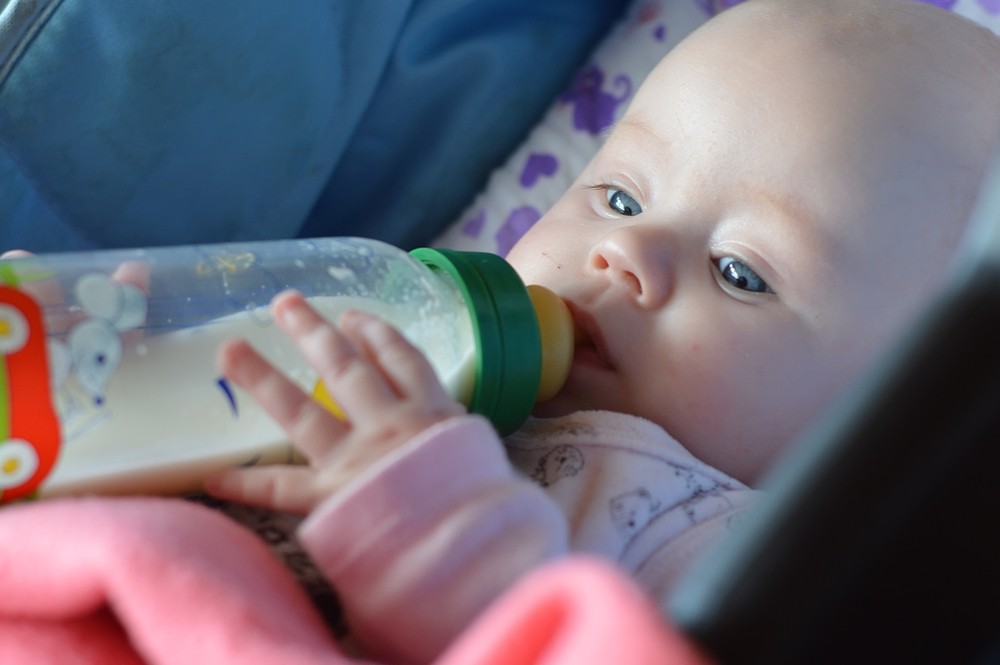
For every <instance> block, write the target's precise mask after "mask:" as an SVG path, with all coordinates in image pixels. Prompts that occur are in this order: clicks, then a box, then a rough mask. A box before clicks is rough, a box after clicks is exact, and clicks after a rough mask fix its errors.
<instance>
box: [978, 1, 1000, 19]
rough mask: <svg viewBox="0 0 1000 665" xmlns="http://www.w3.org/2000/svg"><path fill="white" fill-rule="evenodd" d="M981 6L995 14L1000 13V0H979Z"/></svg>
mask: <svg viewBox="0 0 1000 665" xmlns="http://www.w3.org/2000/svg"><path fill="white" fill-rule="evenodd" d="M979 6H980V7H982V8H983V9H985V10H986V11H987V12H989V13H990V14H993V15H994V16H997V15H1000V0H979Z"/></svg>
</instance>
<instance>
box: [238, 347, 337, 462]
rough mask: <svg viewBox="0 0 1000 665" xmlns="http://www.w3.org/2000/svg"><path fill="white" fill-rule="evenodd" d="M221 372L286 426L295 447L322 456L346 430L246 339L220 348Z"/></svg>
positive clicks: (279, 422)
mask: <svg viewBox="0 0 1000 665" xmlns="http://www.w3.org/2000/svg"><path fill="white" fill-rule="evenodd" d="M219 365H220V367H221V369H222V373H223V374H224V375H225V376H227V377H228V378H230V379H231V380H232V381H234V382H235V383H236V385H238V386H240V387H241V388H243V389H244V390H246V391H247V392H249V393H250V394H251V395H252V396H253V398H254V399H255V400H256V401H257V403H258V404H260V405H261V407H263V409H264V410H265V411H267V413H268V414H269V415H270V416H271V417H272V418H274V420H275V421H276V422H277V423H278V425H280V426H281V427H282V429H284V430H285V431H286V432H287V433H288V436H289V437H290V438H291V440H292V443H293V444H294V445H295V447H296V449H298V450H299V452H301V453H302V454H303V455H305V456H306V457H307V458H308V459H310V460H316V459H321V458H322V457H323V456H324V455H326V454H327V453H328V452H329V450H330V449H331V447H332V446H334V445H335V444H336V442H337V440H338V439H339V438H340V437H341V436H342V435H343V434H344V432H346V431H347V426H346V425H345V424H344V423H342V422H341V421H339V420H337V419H336V418H334V417H333V415H331V414H330V412H329V411H327V410H326V409H325V408H323V407H322V406H321V405H320V404H318V403H317V402H316V401H315V400H313V399H312V398H311V397H310V396H309V395H307V394H306V393H305V392H303V391H302V389H301V388H299V386H298V385H296V384H295V383H293V382H292V381H291V380H290V379H288V377H286V376H285V375H284V374H283V373H282V372H280V371H278V370H277V369H275V367H274V366H273V365H271V363H269V362H268V361H267V360H266V359H265V358H264V357H262V356H261V355H260V354H259V353H257V351H256V350H254V348H253V347H251V346H250V344H248V343H247V342H246V341H245V340H231V341H229V342H227V343H225V344H224V345H223V346H222V348H221V349H220V350H219Z"/></svg>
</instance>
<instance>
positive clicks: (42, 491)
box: [0, 238, 572, 502]
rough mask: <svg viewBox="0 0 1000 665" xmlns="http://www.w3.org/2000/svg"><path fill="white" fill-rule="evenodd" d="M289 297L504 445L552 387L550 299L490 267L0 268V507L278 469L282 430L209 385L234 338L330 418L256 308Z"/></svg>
mask: <svg viewBox="0 0 1000 665" xmlns="http://www.w3.org/2000/svg"><path fill="white" fill-rule="evenodd" d="M289 288H294V289H296V290H298V291H299V292H301V293H302V294H303V295H304V296H305V297H306V298H307V299H308V300H309V302H310V303H311V305H312V306H313V307H314V308H315V309H316V310H317V311H319V312H320V313H321V314H323V315H324V316H325V317H327V318H328V319H329V320H330V321H331V322H333V323H336V321H337V319H338V317H339V315H340V314H341V313H342V312H344V311H345V310H348V309H361V310H364V311H367V312H371V313H373V314H376V315H378V316H380V317H381V318H383V319H384V320H386V321H388V322H389V323H391V324H393V325H394V326H395V327H397V328H398V329H399V330H400V331H401V332H402V333H403V334H404V335H405V336H406V337H407V338H408V339H409V340H410V341H411V342H412V343H413V344H414V345H415V346H417V347H418V348H419V349H421V350H422V351H423V353H424V354H425V355H426V356H427V358H428V360H429V361H430V363H431V365H432V366H433V368H434V370H435V372H436V373H437V375H438V377H439V378H440V379H441V382H442V383H443V385H444V386H445V387H446V388H447V389H448V390H449V391H450V393H451V394H452V395H453V396H454V397H455V398H456V399H458V400H460V401H461V402H463V403H464V404H466V405H467V406H468V407H469V409H470V411H473V412H475V413H480V414H482V415H484V416H485V417H487V418H489V419H490V420H491V421H492V422H493V424H494V426H495V427H496V428H497V430H498V431H499V432H500V433H501V434H506V433H509V432H511V431H513V430H514V429H516V428H517V427H518V426H519V425H520V424H521V423H522V422H523V421H524V419H525V418H527V416H528V414H529V412H530V411H531V408H532V407H533V405H534V404H535V403H536V402H537V401H540V400H543V399H547V398H548V397H551V396H552V395H554V394H555V393H556V392H557V391H558V390H559V388H560V387H561V386H562V383H563V382H564V381H565V378H566V374H567V372H568V371H569V365H570V361H571V354H572V323H571V319H570V316H569V313H568V311H567V309H566V305H565V303H563V302H562V300H560V299H559V298H558V297H557V296H555V295H554V294H552V293H551V292H550V291H547V290H546V289H544V288H542V287H537V286H528V287H526V286H525V285H524V284H523V283H522V282H521V280H520V278H519V277H518V276H517V274H516V273H515V272H514V270H513V269H512V268H511V267H510V266H509V265H508V264H507V263H506V262H505V261H504V260H503V259H501V258H500V257H498V256H495V255H492V254H485V253H475V252H458V251H452V250H439V249H431V248H421V249H417V250H414V251H413V252H409V253H408V252H405V251H403V250H400V249H398V248H396V247H393V246H391V245H387V244H385V243H382V242H378V241H374V240H368V239H362V238H328V239H310V240H285V241H273V242H252V243H232V244H220V245H201V246H184V247H166V248H153V249H136V250H108V251H99V252H80V253H60V254H48V255H39V256H25V257H18V258H12V259H5V260H0V354H2V356H0V379H2V380H0V393H2V394H0V430H2V431H0V502H6V501H11V500H15V499H19V498H28V497H46V496H58V495H65V494H81V493H101V494H121V493H146V494H149V493H157V494H162V493H179V492H186V491H194V490H197V489H198V488H199V487H200V484H201V481H202V480H203V479H204V477H205V476H206V475H208V474H209V473H212V472H214V471H217V470H219V469H222V468H225V467H228V466H237V465H251V464H261V463H274V462H290V461H293V457H294V455H293V449H292V447H291V445H290V444H289V442H288V440H287V437H286V436H285V434H284V432H283V431H282V430H281V429H280V428H279V427H278V426H277V424H276V423H274V421H273V420H271V419H270V417H269V416H268V415H267V414H266V413H265V412H264V411H263V410H262V409H260V408H259V407H258V406H257V405H256V403H255V402H254V400H253V399H252V398H251V397H250V396H249V395H247V394H246V393H244V392H242V391H241V390H240V389H238V388H237V387H236V386H234V385H232V384H230V383H229V382H228V381H227V380H226V379H225V378H224V377H223V376H221V375H220V373H219V370H218V366H217V360H216V355H217V352H218V348H219V346H220V345H221V343H222V342H223V341H224V340H226V339H228V338H231V337H242V338H244V339H247V340H248V341H249V342H250V343H251V344H253V345H254V347H255V348H256V349H257V350H258V351H259V352H260V353H261V354H262V355H264V356H265V357H266V358H268V359H269V360H270V361H271V362H272V363H274V364H275V366H277V367H279V368H281V369H282V370H283V371H284V372H285V373H286V374H287V375H288V376H289V378H291V379H292V380H293V381H295V382H296V383H298V384H299V385H300V386H301V387H302V388H303V389H305V390H306V391H308V392H310V393H311V394H312V395H313V396H314V397H315V398H316V399H317V400H318V401H320V402H321V403H324V404H325V405H326V406H328V407H329V408H331V410H333V411H334V412H335V413H336V412H337V411H338V409H337V407H336V405H335V404H332V403H331V402H330V400H329V397H328V396H327V394H326V391H325V389H324V387H323V385H322V383H321V382H320V381H319V379H318V377H317V376H316V374H315V372H313V370H312V369H311V368H310V367H309V366H308V364H307V363H306V362H305V361H304V360H303V358H302V357H301V355H300V354H299V353H298V350H297V349H296V348H295V346H294V344H293V343H292V342H291V341H290V340H289V339H287V337H286V336H285V335H284V334H283V333H281V332H280V330H278V329H277V327H276V326H275V325H274V323H273V322H272V320H271V316H270V311H269V308H268V304H269V302H270V300H271V298H272V297H273V296H274V295H276V294H277V293H279V292H280V291H283V290H285V289H289Z"/></svg>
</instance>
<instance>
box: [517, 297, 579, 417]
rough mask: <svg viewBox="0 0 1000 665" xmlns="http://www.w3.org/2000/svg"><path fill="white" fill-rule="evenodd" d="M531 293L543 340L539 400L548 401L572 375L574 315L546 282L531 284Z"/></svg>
mask: <svg viewBox="0 0 1000 665" xmlns="http://www.w3.org/2000/svg"><path fill="white" fill-rule="evenodd" d="M528 297H530V298H531V304H532V305H534V308H535V316H536V317H537V318H538V331H539V334H540V337H541V342H542V376H541V379H540V380H539V382H538V398H537V400H536V401H538V402H544V401H545V400H548V399H552V398H553V397H555V396H556V393H558V392H559V391H560V390H561V389H562V387H563V384H564V383H566V377H567V376H569V368H570V365H572V363H573V317H572V315H571V314H570V312H569V307H567V306H566V303H565V302H563V300H562V298H560V297H559V296H557V295H556V294H555V293H553V292H552V291H550V290H549V289H547V288H545V287H544V286H538V285H537V284H532V285H530V286H528Z"/></svg>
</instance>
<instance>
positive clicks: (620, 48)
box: [434, 0, 1000, 256]
mask: <svg viewBox="0 0 1000 665" xmlns="http://www.w3.org/2000/svg"><path fill="white" fill-rule="evenodd" d="M741 1H742V0H634V2H633V3H632V6H631V7H630V8H629V9H628V11H627V13H626V15H625V16H624V17H623V18H622V19H621V20H620V21H619V22H618V23H617V24H616V25H615V26H614V27H613V28H612V30H611V32H610V33H609V34H608V36H607V37H606V38H605V39H604V40H603V41H602V42H601V44H600V45H599V46H598V47H597V49H596V50H595V51H594V53H593V55H592V56H591V57H590V58H589V59H588V61H587V62H586V64H585V65H584V66H583V67H582V68H581V69H580V70H579V72H578V73H577V75H576V77H575V79H574V81H573V82H572V84H571V85H570V87H569V89H568V90H566V92H564V93H563V94H562V95H560V97H559V98H558V99H557V100H556V102H555V103H554V104H553V106H552V107H551V108H550V109H549V111H548V112H547V113H546V115H545V117H544V118H543V119H542V121H541V122H540V123H539V124H538V126H537V127H535V129H534V130H533V131H532V132H531V134H530V135H529V136H528V138H527V139H526V140H525V141H524V143H523V144H522V145H521V146H520V147H519V148H518V149H517V150H516V151H515V152H514V153H513V154H512V155H511V156H510V157H509V158H508V160H507V162H506V163H505V164H504V165H503V166H502V167H500V168H499V169H497V170H496V171H495V172H494V173H493V175H492V176H491V177H490V180H489V182H488V183H487V185H486V187H485V189H484V190H483V191H482V192H481V193H480V194H479V195H478V196H477V197H476V198H475V199H474V201H473V203H472V204H471V205H470V206H469V207H468V208H467V209H466V210H465V212H464V213H463V214H462V215H461V216H460V217H459V218H458V219H457V220H456V221H455V222H453V223H452V224H451V225H449V226H448V227H447V228H446V229H445V231H444V233H442V234H441V235H440V236H439V237H438V239H437V240H436V241H435V242H434V244H435V245H437V246H443V247H451V248H454V249H464V250H476V251H484V252H494V253H497V254H500V255H501V256H504V255H506V254H507V251H508V250H509V249H510V248H511V246H512V245H513V244H514V242H516V241H517V239H518V238H520V237H521V235H523V234H524V232H525V231H527V230H528V228H529V227H530V226H531V225H532V224H534V223H535V221H536V220H537V219H538V218H539V217H540V216H541V215H542V213H543V212H545V211H546V210H548V209H549V208H550V207H551V206H552V205H553V204H554V203H555V202H556V200H558V199H559V197H560V196H562V194H563V192H564V191H565V190H566V189H567V188H568V187H569V186H570V185H571V184H572V183H573V181H574V180H576V177H577V175H578V174H579V173H580V171H582V170H583V167H584V166H586V164H587V163H588V162H589V161H590V158H591V157H592V156H593V154H594V153H595V152H596V151H597V149H598V147H599V146H600V144H601V141H602V139H603V133H604V130H606V129H607V128H608V127H609V126H610V125H611V124H612V123H613V122H614V121H615V120H617V119H618V118H619V117H620V115H621V114H622V112H624V110H625V107H626V106H627V104H628V101H629V100H630V99H631V97H632V94H633V93H634V92H635V89H636V88H637V87H638V85H639V84H640V83H641V82H642V80H643V79H644V78H645V77H646V75H647V74H648V73H649V71H650V70H651V69H652V68H653V67H654V66H655V65H656V63H658V62H659V61H660V59H662V58H663V56H664V55H665V54H666V53H667V51H669V50H670V49H671V48H673V47H674V46H675V45H676V44H677V43H678V42H679V41H680V40H681V39H683V38H684V37H686V36H687V35H688V34H690V33H691V32H692V31H693V30H694V29H695V28H697V27H698V26H700V25H701V24H702V23H704V22H705V21H707V20H708V19H709V18H710V17H711V16H713V15H714V14H716V13H718V12H720V11H722V10H724V9H726V8H728V7H731V6H733V5H736V4H739V3H740V2H741ZM914 1H923V2H927V3H928V4H933V5H937V6H939V7H943V8H944V9H950V10H952V11H954V12H955V13H956V14H960V15H962V16H965V17H967V18H970V19H972V20H974V21H976V22H978V23H980V24H982V25H984V26H986V27H988V28H989V29H991V30H992V31H993V32H994V33H997V34H1000V0H957V1H956V0H914Z"/></svg>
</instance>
